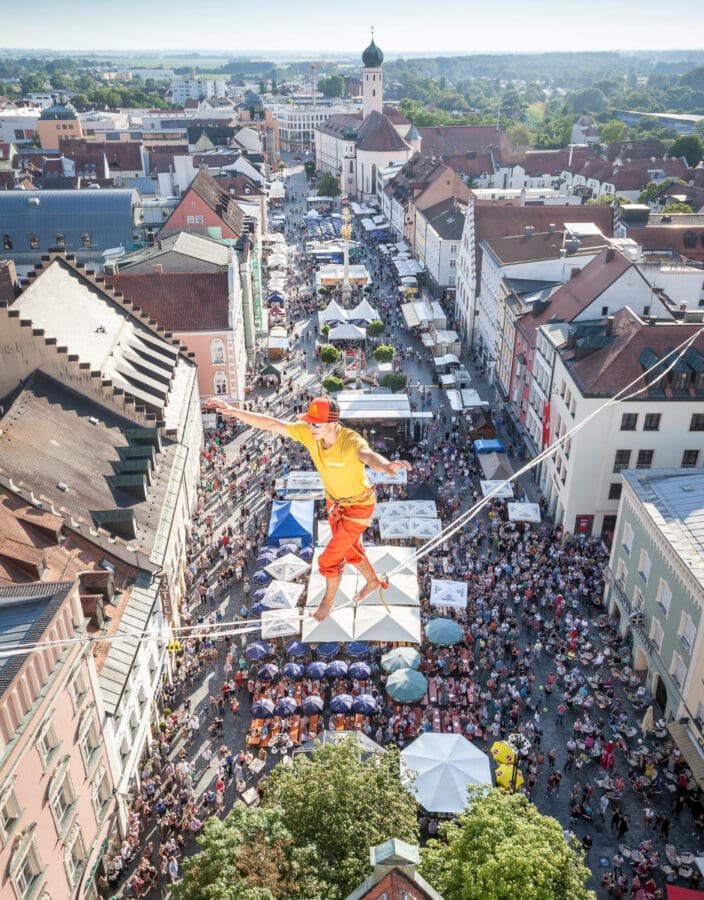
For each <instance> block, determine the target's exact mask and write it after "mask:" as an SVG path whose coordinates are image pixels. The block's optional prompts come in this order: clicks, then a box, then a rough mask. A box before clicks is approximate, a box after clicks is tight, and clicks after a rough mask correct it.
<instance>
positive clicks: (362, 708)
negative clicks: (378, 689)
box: [352, 694, 376, 716]
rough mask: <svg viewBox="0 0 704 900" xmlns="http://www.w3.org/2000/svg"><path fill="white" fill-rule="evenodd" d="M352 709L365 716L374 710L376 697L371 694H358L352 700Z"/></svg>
mask: <svg viewBox="0 0 704 900" xmlns="http://www.w3.org/2000/svg"><path fill="white" fill-rule="evenodd" d="M352 711H353V712H356V713H362V714H363V715H365V716H368V715H371V713H373V712H376V698H375V697H372V695H371V694H358V695H357V696H356V697H355V698H354V700H353V702H352Z"/></svg>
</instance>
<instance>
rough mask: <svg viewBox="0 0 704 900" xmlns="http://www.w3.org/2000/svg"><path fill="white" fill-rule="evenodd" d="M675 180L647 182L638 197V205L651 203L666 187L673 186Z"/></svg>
mask: <svg viewBox="0 0 704 900" xmlns="http://www.w3.org/2000/svg"><path fill="white" fill-rule="evenodd" d="M676 180H677V179H676V178H666V179H665V180H664V181H659V182H658V181H649V182H648V184H647V185H646V187H645V190H644V191H641V192H640V194H639V195H638V202H639V203H651V202H652V201H653V200H654V199H655V197H656V196H657V195H658V194H659V193H660V191H662V190H663V189H664V188H666V187H668V185H671V184H674V183H675V181H676Z"/></svg>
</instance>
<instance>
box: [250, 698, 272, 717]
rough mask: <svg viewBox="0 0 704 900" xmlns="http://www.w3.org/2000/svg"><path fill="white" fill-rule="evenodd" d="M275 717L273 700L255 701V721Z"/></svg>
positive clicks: (253, 713) (253, 707)
mask: <svg viewBox="0 0 704 900" xmlns="http://www.w3.org/2000/svg"><path fill="white" fill-rule="evenodd" d="M273 715H274V703H273V701H271V700H266V699H265V700H255V701H254V703H253V704H252V718H253V719H269V718H271V716H273Z"/></svg>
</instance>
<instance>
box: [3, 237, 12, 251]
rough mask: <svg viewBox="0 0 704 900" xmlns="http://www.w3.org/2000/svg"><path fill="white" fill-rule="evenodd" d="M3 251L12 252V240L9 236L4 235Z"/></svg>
mask: <svg viewBox="0 0 704 900" xmlns="http://www.w3.org/2000/svg"><path fill="white" fill-rule="evenodd" d="M2 249H3V250H12V238H11V237H10V235H9V234H3V236H2Z"/></svg>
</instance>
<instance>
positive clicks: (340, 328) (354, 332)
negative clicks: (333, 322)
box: [328, 322, 367, 341]
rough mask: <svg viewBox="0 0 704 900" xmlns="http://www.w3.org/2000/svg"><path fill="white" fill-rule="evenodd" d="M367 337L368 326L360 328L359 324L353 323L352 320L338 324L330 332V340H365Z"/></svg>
mask: <svg viewBox="0 0 704 900" xmlns="http://www.w3.org/2000/svg"><path fill="white" fill-rule="evenodd" d="M366 337H367V329H366V328H360V327H359V326H358V325H352V324H351V323H350V322H345V323H344V324H343V325H337V326H336V327H335V328H331V329H330V331H329V333H328V340H329V341H363V340H366Z"/></svg>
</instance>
